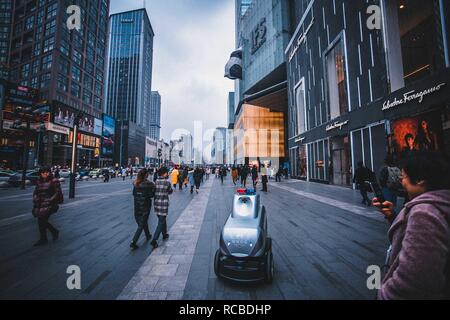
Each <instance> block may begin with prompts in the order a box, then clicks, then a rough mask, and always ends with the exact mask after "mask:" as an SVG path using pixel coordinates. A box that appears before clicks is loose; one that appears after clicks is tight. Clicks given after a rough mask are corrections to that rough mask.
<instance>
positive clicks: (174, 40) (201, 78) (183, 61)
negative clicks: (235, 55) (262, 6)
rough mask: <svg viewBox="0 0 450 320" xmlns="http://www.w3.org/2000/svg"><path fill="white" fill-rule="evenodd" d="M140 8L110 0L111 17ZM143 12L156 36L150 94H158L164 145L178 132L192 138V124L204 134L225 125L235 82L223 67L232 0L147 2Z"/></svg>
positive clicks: (139, 0)
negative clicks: (227, 75) (185, 131)
mask: <svg viewBox="0 0 450 320" xmlns="http://www.w3.org/2000/svg"><path fill="white" fill-rule="evenodd" d="M143 4H144V1H143V0H111V13H118V12H123V11H128V10H134V9H138V8H142V7H143ZM146 8H147V13H148V15H149V18H150V22H151V24H152V27H153V30H154V32H155V38H154V45H153V75H152V90H154V91H159V93H160V94H161V100H162V103H161V127H162V128H161V138H163V139H164V140H165V141H168V140H170V139H172V138H174V136H173V132H177V131H178V132H179V129H187V130H188V131H190V132H192V134H193V135H194V122H195V121H202V127H203V132H205V131H206V130H208V129H213V128H216V127H227V125H228V124H227V99H228V92H231V91H233V90H234V84H233V81H231V80H229V79H227V78H224V67H225V64H226V63H227V61H228V59H229V57H230V53H231V52H232V51H233V50H234V28H235V27H234V1H233V0H147V1H146ZM177 129H178V130H177ZM175 135H176V134H175Z"/></svg>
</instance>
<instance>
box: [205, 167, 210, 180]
mask: <svg viewBox="0 0 450 320" xmlns="http://www.w3.org/2000/svg"><path fill="white" fill-rule="evenodd" d="M210 174H211V168H210V167H208V168H206V180H209V176H210Z"/></svg>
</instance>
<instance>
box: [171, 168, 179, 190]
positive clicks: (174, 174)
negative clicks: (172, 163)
mask: <svg viewBox="0 0 450 320" xmlns="http://www.w3.org/2000/svg"><path fill="white" fill-rule="evenodd" d="M179 175H180V172H179V171H178V169H177V167H175V168H173V170H172V173H171V174H170V180H171V181H172V185H173V190H177V184H178V178H179Z"/></svg>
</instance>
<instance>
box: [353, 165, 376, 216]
mask: <svg viewBox="0 0 450 320" xmlns="http://www.w3.org/2000/svg"><path fill="white" fill-rule="evenodd" d="M371 175H372V173H371V171H370V170H369V169H368V168H366V167H365V166H364V163H363V162H362V161H360V162H358V168H357V169H356V171H355V176H354V177H353V182H354V183H356V185H357V187H358V188H359V192H360V193H361V196H362V202H361V203H363V204H367V206H368V207H370V205H371V201H370V200H369V197H368V196H367V192H368V191H369V187H368V185H367V183H368V182H369V181H371Z"/></svg>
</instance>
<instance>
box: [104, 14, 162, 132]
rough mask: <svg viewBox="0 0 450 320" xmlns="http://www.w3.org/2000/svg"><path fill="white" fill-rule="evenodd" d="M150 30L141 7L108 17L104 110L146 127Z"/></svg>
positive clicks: (148, 21) (147, 130)
mask: <svg viewBox="0 0 450 320" xmlns="http://www.w3.org/2000/svg"><path fill="white" fill-rule="evenodd" d="M153 37H154V32H153V29H152V25H151V23H150V20H149V18H148V15H147V12H146V10H145V9H139V10H133V11H127V12H122V13H117V14H113V15H111V16H110V31H109V50H108V64H109V65H108V74H107V84H106V97H107V99H106V103H105V113H107V114H109V115H111V116H113V117H114V118H116V119H117V120H121V121H122V120H128V121H131V122H133V123H135V124H137V125H139V126H140V127H142V128H143V129H144V130H145V132H146V133H148V132H149V129H150V123H151V121H150V110H151V85H152V64H153Z"/></svg>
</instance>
